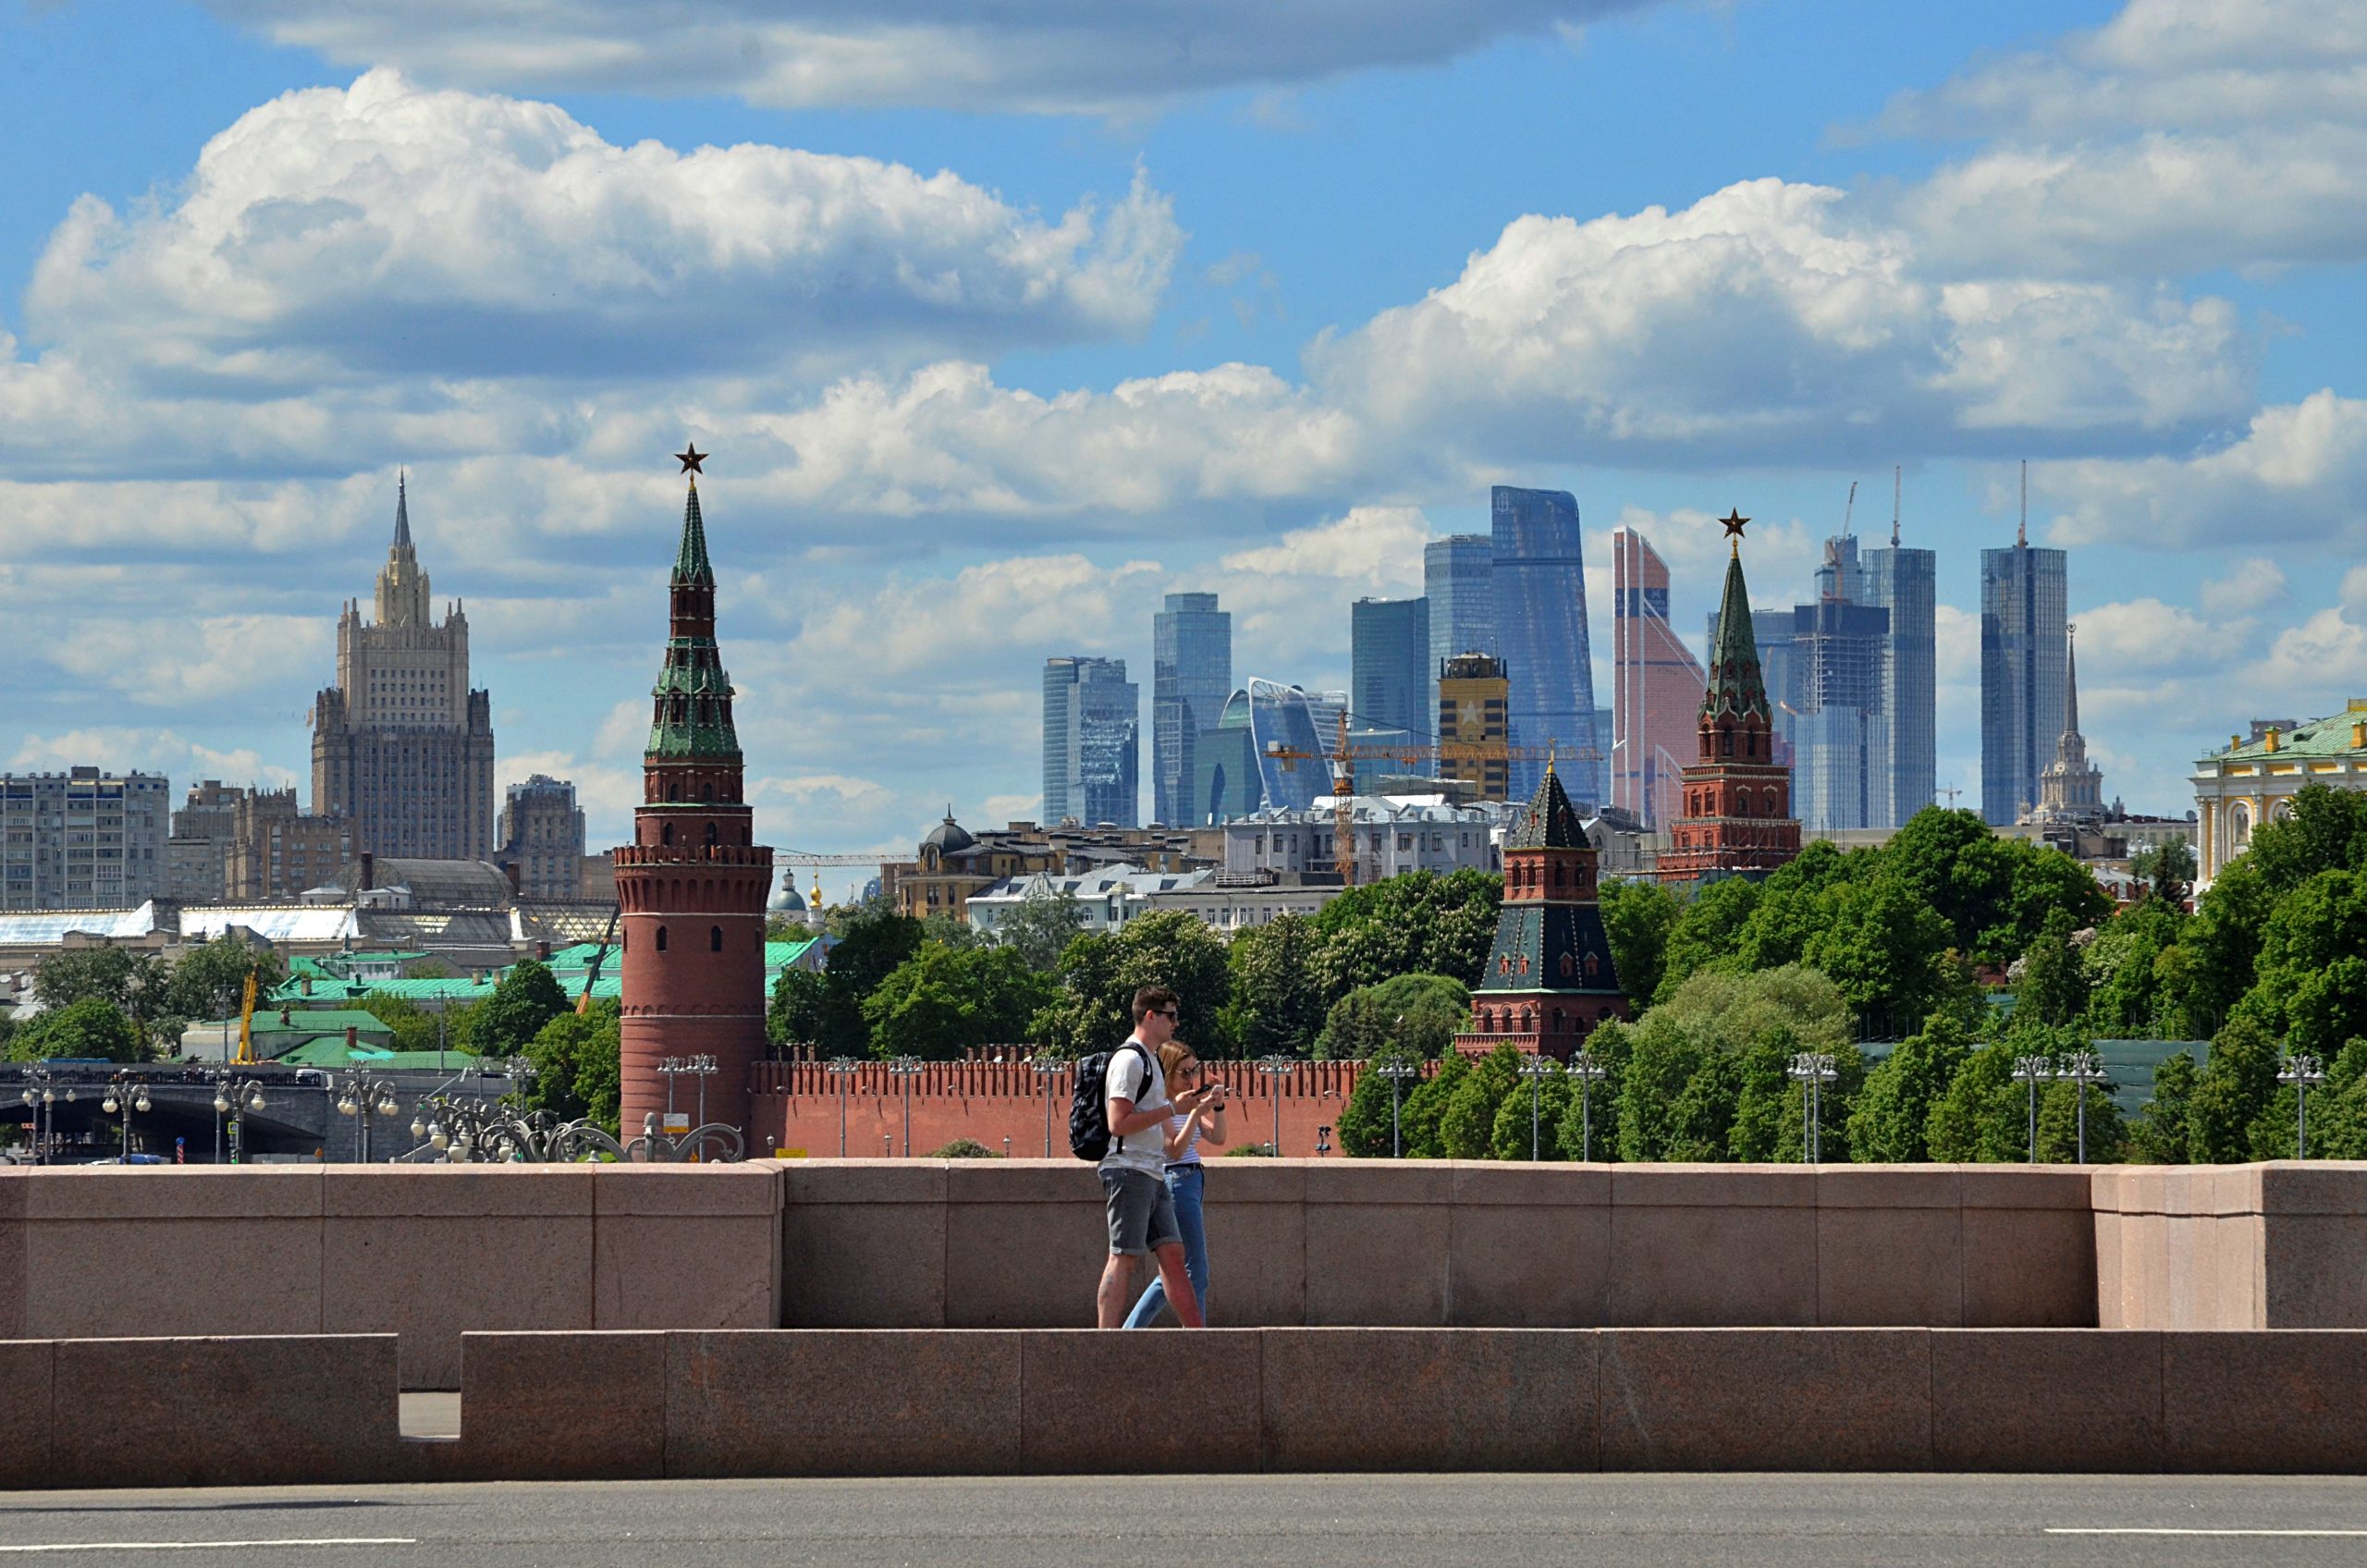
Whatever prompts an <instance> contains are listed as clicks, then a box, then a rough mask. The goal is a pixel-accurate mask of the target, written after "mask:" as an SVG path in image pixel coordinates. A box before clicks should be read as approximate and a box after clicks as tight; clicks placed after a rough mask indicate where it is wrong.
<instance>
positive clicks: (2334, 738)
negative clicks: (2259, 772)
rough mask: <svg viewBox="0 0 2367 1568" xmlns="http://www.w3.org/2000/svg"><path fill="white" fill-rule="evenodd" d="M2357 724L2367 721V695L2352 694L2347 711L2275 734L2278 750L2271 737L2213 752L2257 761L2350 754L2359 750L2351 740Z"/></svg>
mask: <svg viewBox="0 0 2367 1568" xmlns="http://www.w3.org/2000/svg"><path fill="white" fill-rule="evenodd" d="M2354 724H2367V698H2353V699H2352V700H2351V703H2350V706H2349V709H2348V710H2346V711H2345V712H2342V713H2337V714H2333V715H2330V716H2329V717H2324V718H2313V719H2312V720H2310V722H2309V723H2307V724H2301V725H2296V726H2295V727H2294V728H2292V729H2287V730H2284V731H2282V732H2281V733H2279V734H2278V736H2277V737H2276V750H2275V752H2271V751H2270V750H2269V749H2268V741H2266V740H2265V739H2263V740H2258V741H2247V742H2245V743H2244V744H2243V745H2240V746H2230V747H2228V748H2226V750H2225V751H2219V752H2214V753H2212V756H2213V757H2214V758H2217V759H2218V760H2220V761H2223V762H2257V761H2260V760H2262V759H2263V758H2272V757H2273V758H2275V759H2276V760H2278V761H2283V760H2285V759H2287V758H2288V757H2341V756H2350V755H2353V754H2355V753H2356V748H2354V747H2353V746H2352V745H2351V743H2350V727H2351V726H2352V725H2354Z"/></svg>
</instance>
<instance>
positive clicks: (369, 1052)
mask: <svg viewBox="0 0 2367 1568" xmlns="http://www.w3.org/2000/svg"><path fill="white" fill-rule="evenodd" d="M276 1060H279V1061H281V1062H283V1063H286V1064H287V1065H288V1066H290V1067H369V1068H380V1069H384V1070H386V1071H388V1072H399V1071H403V1070H409V1071H411V1072H435V1071H436V1070H437V1069H439V1068H442V1069H447V1070H448V1069H453V1068H457V1067H459V1066H460V1065H461V1064H462V1063H464V1062H469V1061H473V1060H476V1059H475V1058H474V1057H472V1056H471V1055H470V1054H469V1053H468V1052H467V1051H390V1050H381V1049H376V1048H374V1047H369V1046H364V1047H362V1048H360V1049H359V1050H351V1051H349V1050H348V1049H347V1048H346V1045H345V1041H344V1040H343V1038H341V1037H340V1038H338V1039H334V1040H314V1041H313V1042H312V1043H311V1044H310V1045H306V1046H301V1047H298V1048H297V1049H295V1050H292V1051H289V1052H288V1054H287V1055H286V1056H283V1057H279V1058H276Z"/></svg>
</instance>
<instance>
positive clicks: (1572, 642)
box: [1489, 484, 1610, 804]
mask: <svg viewBox="0 0 2367 1568" xmlns="http://www.w3.org/2000/svg"><path fill="white" fill-rule="evenodd" d="M1489 501H1490V516H1491V520H1492V522H1493V531H1492V533H1491V535H1490V537H1491V542H1492V544H1493V545H1494V550H1493V560H1492V562H1491V563H1490V581H1491V585H1492V587H1493V590H1494V593H1493V597H1494V600H1495V606H1496V647H1495V651H1496V654H1497V656H1498V657H1500V658H1502V660H1503V661H1504V666H1505V671H1504V672H1505V675H1506V677H1507V678H1508V679H1509V680H1510V681H1511V683H1512V704H1511V708H1512V711H1511V717H1512V743H1513V745H1514V746H1515V748H1526V749H1528V750H1531V751H1535V752H1537V753H1540V754H1539V755H1538V756H1535V757H1531V758H1527V759H1525V760H1516V761H1515V762H1514V763H1513V765H1512V793H1513V798H1514V799H1515V800H1527V798H1528V797H1530V796H1531V795H1534V794H1535V793H1536V792H1537V784H1538V780H1539V778H1542V777H1543V775H1544V772H1545V759H1544V757H1543V755H1542V754H1541V753H1544V752H1545V751H1546V750H1547V749H1549V748H1558V749H1559V750H1560V752H1561V753H1562V756H1563V759H1564V760H1563V762H1562V764H1561V769H1560V771H1561V775H1562V777H1563V778H1564V779H1567V780H1569V781H1571V782H1572V783H1575V784H1577V785H1579V786H1580V789H1581V790H1582V792H1583V794H1584V797H1585V799H1586V801H1587V802H1588V803H1591V804H1600V803H1601V802H1602V800H1603V797H1604V796H1605V795H1606V794H1607V793H1608V790H1606V789H1605V788H1604V786H1605V784H1606V783H1607V782H1608V775H1609V772H1610V768H1609V759H1608V757H1607V756H1606V755H1605V754H1604V748H1603V747H1602V746H1601V744H1600V741H1598V739H1597V738H1596V735H1595V703H1594V663H1593V659H1592V656H1591V653H1590V651H1589V649H1588V645H1587V594H1586V563H1585V559H1584V551H1583V548H1582V545H1581V542H1580V538H1579V533H1578V502H1577V497H1576V496H1572V495H1571V494H1570V493H1569V492H1567V491H1565V490H1523V489H1518V488H1515V486H1512V485H1509V484H1499V485H1496V486H1495V487H1494V488H1493V489H1492V490H1490V493H1489Z"/></svg>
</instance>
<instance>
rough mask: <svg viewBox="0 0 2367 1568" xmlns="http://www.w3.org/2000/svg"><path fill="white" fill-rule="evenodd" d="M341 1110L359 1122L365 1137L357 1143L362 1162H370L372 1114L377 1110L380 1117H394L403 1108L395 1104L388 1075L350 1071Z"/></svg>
mask: <svg viewBox="0 0 2367 1568" xmlns="http://www.w3.org/2000/svg"><path fill="white" fill-rule="evenodd" d="M398 1109H399V1107H398V1106H397V1105H396V1104H395V1086H394V1084H392V1083H390V1082H389V1081H387V1080H386V1079H384V1078H373V1077H371V1076H370V1075H369V1074H368V1073H366V1072H352V1073H349V1074H347V1075H346V1080H345V1082H344V1084H341V1085H339V1086H338V1090H337V1114H338V1115H340V1116H350V1117H353V1118H355V1119H356V1120H357V1121H359V1123H360V1128H359V1131H360V1133H361V1139H360V1142H359V1144H358V1145H357V1146H358V1148H359V1150H360V1152H361V1155H362V1164H364V1165H367V1164H369V1163H370V1116H371V1113H372V1112H373V1111H375V1112H376V1113H377V1114H378V1115H380V1116H392V1115H394V1114H395V1112H396V1111H397V1110H398Z"/></svg>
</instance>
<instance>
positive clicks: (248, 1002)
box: [231, 969, 255, 1063]
mask: <svg viewBox="0 0 2367 1568" xmlns="http://www.w3.org/2000/svg"><path fill="white" fill-rule="evenodd" d="M254 1059H255V972H254V971H253V970H251V969H250V970H248V971H247V988H246V994H245V996H244V997H243V998H241V1000H240V1001H239V1054H238V1055H237V1056H236V1057H233V1058H232V1059H231V1060H233V1061H234V1062H240V1063H245V1062H251V1061H253V1060H254Z"/></svg>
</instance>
